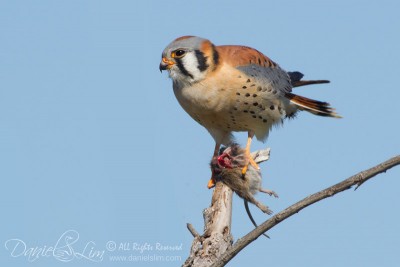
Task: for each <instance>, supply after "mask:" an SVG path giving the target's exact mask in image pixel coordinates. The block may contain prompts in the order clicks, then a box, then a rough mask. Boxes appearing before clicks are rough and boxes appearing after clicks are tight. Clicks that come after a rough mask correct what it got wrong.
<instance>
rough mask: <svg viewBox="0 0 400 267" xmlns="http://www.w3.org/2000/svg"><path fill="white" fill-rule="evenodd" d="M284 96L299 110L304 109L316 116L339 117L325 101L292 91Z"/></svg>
mask: <svg viewBox="0 0 400 267" xmlns="http://www.w3.org/2000/svg"><path fill="white" fill-rule="evenodd" d="M285 96H286V98H287V99H289V100H290V103H292V104H294V105H296V106H297V108H298V109H300V110H305V111H308V112H311V113H313V114H315V115H318V116H325V117H333V118H341V116H340V115H338V114H337V113H336V112H335V109H334V108H332V107H331V106H330V105H329V103H327V102H321V101H318V100H313V99H310V98H307V97H304V96H299V95H295V94H292V93H286V94H285Z"/></svg>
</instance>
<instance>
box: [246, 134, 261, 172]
mask: <svg viewBox="0 0 400 267" xmlns="http://www.w3.org/2000/svg"><path fill="white" fill-rule="evenodd" d="M253 136H254V132H253V131H249V132H248V135H247V144H246V149H245V154H246V158H247V164H246V165H245V166H244V167H243V169H242V174H243V175H245V174H246V172H247V168H248V166H249V164H251V165H252V166H253V167H254V168H255V169H256V170H259V169H260V167H258V165H257V163H256V162H255V161H254V159H253V158H252V157H251V155H250V146H251V140H252V139H253Z"/></svg>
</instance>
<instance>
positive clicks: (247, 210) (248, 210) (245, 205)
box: [243, 199, 270, 238]
mask: <svg viewBox="0 0 400 267" xmlns="http://www.w3.org/2000/svg"><path fill="white" fill-rule="evenodd" d="M243 200H244V208H245V209H246V212H247V215H248V216H249V219H250V221H251V222H252V223H253V225H254V227H256V228H257V226H258V225H257V223H256V221H255V220H254V218H253V216H252V215H251V212H250V208H249V202H248V201H247V200H246V199H243ZM263 236H265V237H268V238H270V237H269V236H268V235H267V234H266V233H263Z"/></svg>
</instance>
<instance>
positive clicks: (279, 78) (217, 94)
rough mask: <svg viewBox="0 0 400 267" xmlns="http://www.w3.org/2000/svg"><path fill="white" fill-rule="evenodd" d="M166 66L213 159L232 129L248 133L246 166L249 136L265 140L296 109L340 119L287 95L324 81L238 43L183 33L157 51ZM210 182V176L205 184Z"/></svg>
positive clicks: (316, 103) (320, 104)
mask: <svg viewBox="0 0 400 267" xmlns="http://www.w3.org/2000/svg"><path fill="white" fill-rule="evenodd" d="M163 70H167V71H168V72H169V76H170V78H171V79H172V82H173V90H174V94H175V96H176V98H177V100H178V102H179V104H180V105H181V106H182V108H183V109H184V110H185V111H186V112H187V113H188V114H189V115H190V116H191V117H192V118H193V119H194V120H195V121H197V122H198V123H199V124H201V125H202V126H204V127H205V128H206V129H207V130H208V132H209V133H210V134H211V136H212V137H213V138H214V140H215V149H214V154H213V157H217V156H218V152H219V149H220V146H221V145H228V144H230V143H231V142H232V132H242V131H245V132H247V133H248V138H247V144H246V148H245V151H246V155H247V162H248V163H247V164H246V166H245V167H244V168H243V169H242V173H243V174H245V173H246V171H247V166H248V164H251V165H252V166H254V167H255V168H258V166H257V164H256V163H255V162H254V161H253V159H252V158H251V157H250V145H251V141H252V138H253V137H254V136H256V138H257V139H258V140H261V141H265V140H266V138H267V136H268V133H269V131H270V130H271V128H272V126H274V125H276V124H281V123H282V121H283V119H284V118H291V117H294V116H295V114H296V113H297V112H298V111H299V110H305V111H308V112H311V113H313V114H315V115H319V116H327V117H337V118H338V117H340V116H339V115H338V114H337V113H336V112H335V110H334V109H333V108H332V107H331V106H330V105H329V104H328V103H326V102H321V101H317V100H313V99H309V98H306V97H303V96H299V95H296V94H294V93H292V88H293V87H297V86H303V85H308V84H318V83H328V82H329V81H326V80H317V81H303V80H301V79H302V77H303V74H301V73H300V72H286V71H285V70H283V69H282V68H281V67H280V66H279V65H278V64H277V63H275V62H274V61H272V60H271V59H270V58H268V57H267V56H265V55H264V54H262V53H261V52H259V51H257V50H256V49H253V48H250V47H246V46H240V45H222V46H215V45H214V44H213V43H212V42H210V41H209V40H207V39H204V38H200V37H196V36H183V37H179V38H177V39H175V40H174V41H173V42H172V43H170V44H169V45H168V46H167V47H166V48H165V49H164V51H163V52H162V59H161V63H160V71H163ZM214 185H215V180H214V178H213V177H212V178H211V179H210V181H209V183H208V187H209V188H211V187H213V186H214Z"/></svg>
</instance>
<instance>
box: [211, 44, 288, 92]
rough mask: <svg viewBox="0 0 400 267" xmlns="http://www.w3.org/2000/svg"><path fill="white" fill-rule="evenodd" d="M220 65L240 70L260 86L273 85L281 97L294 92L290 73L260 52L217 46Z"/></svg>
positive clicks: (236, 46) (246, 47) (242, 47)
mask: <svg viewBox="0 0 400 267" xmlns="http://www.w3.org/2000/svg"><path fill="white" fill-rule="evenodd" d="M216 51H217V52H218V54H219V58H220V63H222V64H223V65H224V64H227V65H229V66H231V67H234V68H235V69H237V70H239V71H240V72H241V73H242V74H244V75H246V76H247V77H249V78H252V79H253V80H255V81H257V82H258V83H260V84H265V85H272V87H273V88H274V89H275V90H277V91H278V92H279V94H280V95H284V94H285V93H288V92H291V91H292V85H291V81H290V77H289V75H288V73H287V72H286V71H285V70H283V69H282V68H281V67H280V66H279V65H278V64H277V63H275V62H274V61H272V60H271V59H270V58H269V57H267V56H266V55H264V54H263V53H261V52H260V51H258V50H256V49H254V48H251V47H248V46H240V45H222V46H216Z"/></svg>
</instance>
